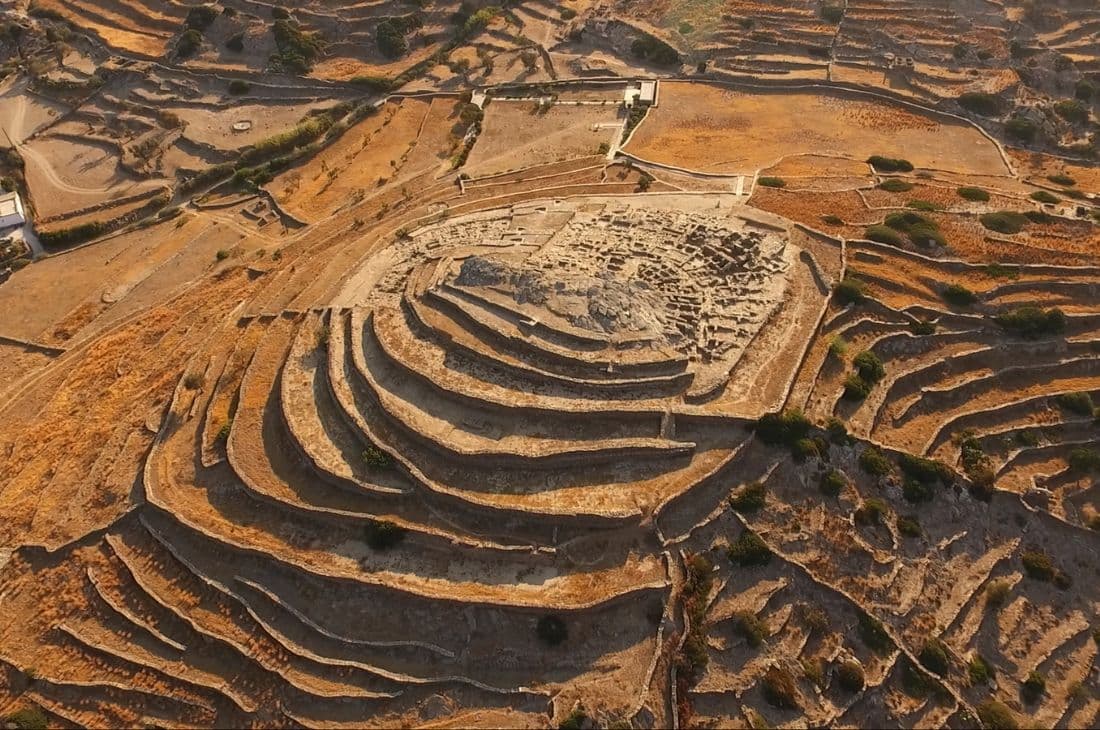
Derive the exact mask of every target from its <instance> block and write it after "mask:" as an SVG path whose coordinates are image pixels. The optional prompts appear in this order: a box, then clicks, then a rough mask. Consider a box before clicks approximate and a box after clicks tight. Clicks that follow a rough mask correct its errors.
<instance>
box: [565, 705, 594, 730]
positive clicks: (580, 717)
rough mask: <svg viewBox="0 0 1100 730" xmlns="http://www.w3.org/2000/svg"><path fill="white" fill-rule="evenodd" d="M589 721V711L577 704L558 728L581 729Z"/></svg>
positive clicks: (566, 729) (567, 729)
mask: <svg viewBox="0 0 1100 730" xmlns="http://www.w3.org/2000/svg"><path fill="white" fill-rule="evenodd" d="M587 722H588V713H587V712H585V711H584V708H583V707H581V706H580V705H577V706H576V707H574V708H573V709H572V710H570V711H569V715H568V716H567V717H566V718H565V719H564V720H562V721H561V723H559V724H558V730H581V729H582V728H583V727H584V726H585V724H586V723H587Z"/></svg>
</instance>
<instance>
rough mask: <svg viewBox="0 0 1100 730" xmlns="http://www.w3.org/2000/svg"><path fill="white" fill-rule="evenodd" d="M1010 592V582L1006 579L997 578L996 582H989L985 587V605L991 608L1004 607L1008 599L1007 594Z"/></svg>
mask: <svg viewBox="0 0 1100 730" xmlns="http://www.w3.org/2000/svg"><path fill="white" fill-rule="evenodd" d="M1011 591H1012V582H1011V581H1009V580H1008V579H1007V578H998V579H996V580H991V581H989V583H988V584H986V587H985V601H986V605H989V606H992V607H993V608H999V607H1001V606H1003V605H1004V603H1005V601H1006V600H1007V599H1008V594H1009V592H1011Z"/></svg>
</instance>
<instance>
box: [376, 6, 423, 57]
mask: <svg viewBox="0 0 1100 730" xmlns="http://www.w3.org/2000/svg"><path fill="white" fill-rule="evenodd" d="M423 25H424V19H423V18H422V17H421V16H420V14H419V13H410V14H408V15H400V16H396V17H390V18H384V19H382V20H381V21H379V23H378V25H376V26H375V28H374V35H375V43H377V44H378V50H379V51H381V52H382V55H383V56H385V57H386V58H400V57H401V56H404V55H405V54H406V53H408V50H409V42H408V40H406V39H405V36H406V34H408V33H409V32H410V31H413V30H416V29H417V28H421V27H423Z"/></svg>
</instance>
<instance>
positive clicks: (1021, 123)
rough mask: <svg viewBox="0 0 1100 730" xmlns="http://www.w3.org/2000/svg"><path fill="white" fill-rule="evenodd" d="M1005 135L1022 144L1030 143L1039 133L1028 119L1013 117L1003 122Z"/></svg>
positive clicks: (1033, 123)
mask: <svg viewBox="0 0 1100 730" xmlns="http://www.w3.org/2000/svg"><path fill="white" fill-rule="evenodd" d="M1005 133H1006V134H1008V136H1010V137H1015V138H1016V139H1018V140H1021V141H1023V142H1031V141H1033V140H1034V139H1035V137H1036V135H1037V134H1038V133H1039V128H1038V127H1037V126H1035V122H1033V121H1031V120H1030V119H1024V118H1023V117H1013V118H1012V119H1009V120H1008V121H1007V122H1005Z"/></svg>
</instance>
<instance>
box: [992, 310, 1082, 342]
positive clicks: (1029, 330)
mask: <svg viewBox="0 0 1100 730" xmlns="http://www.w3.org/2000/svg"><path fill="white" fill-rule="evenodd" d="M993 321H995V322H996V323H997V324H998V325H1000V326H1001V328H1002V329H1005V330H1008V331H1009V332H1012V333H1013V334H1016V335H1019V336H1021V337H1024V338H1026V339H1029V340H1034V339H1038V338H1040V337H1044V336H1049V335H1060V334H1062V333H1063V332H1065V331H1066V315H1065V314H1064V313H1063V312H1062V310H1061V309H1058V308H1057V307H1055V308H1052V309H1040V308H1038V307H1020V308H1018V309H1013V310H1011V311H1009V312H1005V313H1004V314H998V315H997V316H996V317H994V318H993Z"/></svg>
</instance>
